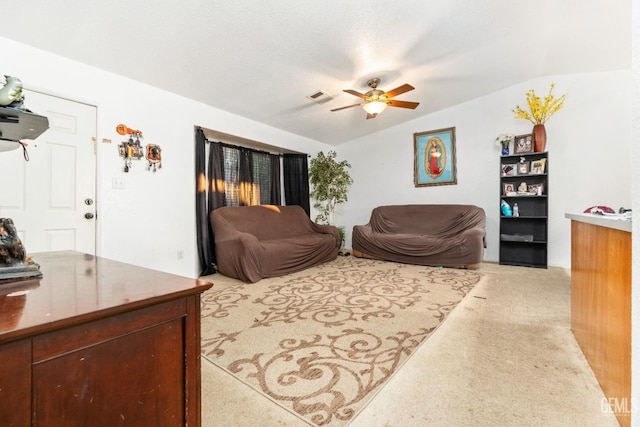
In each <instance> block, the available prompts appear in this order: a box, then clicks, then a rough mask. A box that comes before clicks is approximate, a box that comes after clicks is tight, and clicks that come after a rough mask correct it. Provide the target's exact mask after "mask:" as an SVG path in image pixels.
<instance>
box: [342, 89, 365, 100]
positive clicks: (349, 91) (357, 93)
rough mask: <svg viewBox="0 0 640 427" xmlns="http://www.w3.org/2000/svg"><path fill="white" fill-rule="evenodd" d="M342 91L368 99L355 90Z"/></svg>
mask: <svg viewBox="0 0 640 427" xmlns="http://www.w3.org/2000/svg"><path fill="white" fill-rule="evenodd" d="M342 91H343V92H347V93H350V94H351V95H354V96H357V97H358V98H362V99H366V97H367V96H366V95H365V94H362V93H360V92H356V91H355V90H353V89H343V90H342Z"/></svg>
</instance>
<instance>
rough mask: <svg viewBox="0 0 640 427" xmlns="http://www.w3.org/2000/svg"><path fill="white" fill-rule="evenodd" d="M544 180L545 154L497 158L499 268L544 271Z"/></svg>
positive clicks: (546, 199) (546, 171) (546, 198)
mask: <svg viewBox="0 0 640 427" xmlns="http://www.w3.org/2000/svg"><path fill="white" fill-rule="evenodd" d="M548 178H549V156H548V153H547V152H541V153H533V152H530V153H518V154H514V155H506V156H501V157H500V200H501V203H500V204H501V209H500V211H501V214H500V258H499V262H500V264H503V265H518V266H525V267H538V268H547V235H548V213H549V179H548Z"/></svg>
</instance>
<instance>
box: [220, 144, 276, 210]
mask: <svg viewBox="0 0 640 427" xmlns="http://www.w3.org/2000/svg"><path fill="white" fill-rule="evenodd" d="M222 152H223V156H224V181H225V198H226V206H250V205H270V204H275V205H279V204H280V203H281V201H280V200H279V197H277V200H274V199H273V197H272V194H273V192H272V188H273V185H274V183H279V182H280V177H279V176H278V177H273V176H272V175H273V172H272V171H273V168H272V165H271V162H272V161H279V159H278V158H277V157H275V156H270V155H269V154H267V153H263V152H259V151H255V150H251V149H245V148H240V147H233V146H223V150H222ZM243 155H247V156H249V158H250V162H248V163H247V162H243V161H241V157H242V156H243ZM246 164H249V165H250V166H249V167H250V169H251V170H250V171H241V168H243V167H245V166H243V165H246ZM278 185H279V184H278Z"/></svg>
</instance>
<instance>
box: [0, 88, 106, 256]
mask: <svg viewBox="0 0 640 427" xmlns="http://www.w3.org/2000/svg"><path fill="white" fill-rule="evenodd" d="M24 94H25V102H24V107H25V108H27V109H29V110H30V111H31V112H33V113H35V114H39V115H42V116H46V117H47V118H48V119H49V129H48V130H47V131H45V132H44V133H43V134H42V135H40V136H39V137H38V138H36V139H35V140H25V141H24V142H26V143H27V144H28V145H27V154H28V156H29V161H26V160H25V158H24V156H23V150H22V149H20V148H19V149H17V150H13V151H5V152H0V188H1V190H0V217H3V218H11V219H13V222H14V224H15V226H16V228H17V230H18V233H19V235H20V239H21V240H22V244H23V245H24V247H25V249H26V251H27V253H28V254H29V253H34V252H49V251H58V250H76V251H80V252H84V253H89V254H95V246H96V242H95V235H96V227H95V221H96V218H95V214H96V200H95V180H96V155H95V142H94V141H95V133H96V108H95V107H94V106H90V105H86V104H81V103H78V102H73V101H69V100H66V99H62V98H57V97H54V96H49V95H44V94H41V93H37V92H33V91H27V90H24Z"/></svg>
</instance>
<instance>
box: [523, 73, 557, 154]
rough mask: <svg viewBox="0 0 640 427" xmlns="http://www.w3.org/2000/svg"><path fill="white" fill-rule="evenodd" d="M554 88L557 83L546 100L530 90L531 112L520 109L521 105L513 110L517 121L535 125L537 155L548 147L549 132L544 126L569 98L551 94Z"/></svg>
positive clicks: (528, 92)
mask: <svg viewBox="0 0 640 427" xmlns="http://www.w3.org/2000/svg"><path fill="white" fill-rule="evenodd" d="M554 87H555V83H551V87H550V88H549V93H548V94H547V96H545V97H544V99H542V98H540V97H539V96H538V95H536V92H535V91H534V90H533V89H530V90H528V91H527V92H526V94H525V95H526V99H527V105H528V106H529V111H526V110H524V109H522V108H520V106H519V105H516V108H514V109H513V110H512V111H513V113H514V114H515V116H514V117H515V118H516V119H525V120H528V121H530V122H531V123H533V143H534V146H535V152H536V153H538V152H543V151H545V149H546V146H547V131H546V129H545V127H544V124H545V123H546V122H547V120H549V119H550V118H551V116H553V115H554V114H555V113H557V112H558V111H559V110H560V109H561V108H562V107H563V106H564V101H565V99H566V97H567V95H562V96H560V97H559V98H556V97H554V96H553V94H552V93H551V92H552V91H553V88H554Z"/></svg>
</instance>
